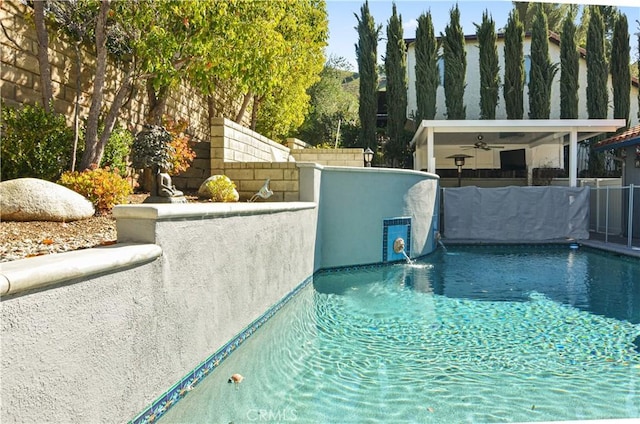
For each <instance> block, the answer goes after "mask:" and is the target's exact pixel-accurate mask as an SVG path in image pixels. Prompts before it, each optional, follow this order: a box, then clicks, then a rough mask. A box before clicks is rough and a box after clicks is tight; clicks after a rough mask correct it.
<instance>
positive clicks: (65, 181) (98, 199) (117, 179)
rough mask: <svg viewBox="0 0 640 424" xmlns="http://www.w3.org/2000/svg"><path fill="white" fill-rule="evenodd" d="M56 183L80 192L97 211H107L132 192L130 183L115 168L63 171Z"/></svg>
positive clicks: (124, 199) (120, 202)
mask: <svg viewBox="0 0 640 424" xmlns="http://www.w3.org/2000/svg"><path fill="white" fill-rule="evenodd" d="M58 184H60V185H63V186H65V187H67V188H69V189H71V190H73V191H75V192H77V193H80V194H81V195H83V196H84V197H86V198H87V199H89V201H90V202H91V203H93V205H94V207H95V208H96V211H97V212H98V213H104V212H107V211H109V210H111V209H113V207H114V206H115V205H119V204H122V203H125V202H126V201H127V197H128V196H129V195H130V194H131V193H132V189H131V185H130V184H129V182H128V181H127V180H126V179H125V178H123V177H122V176H121V175H120V174H119V172H118V170H117V169H115V170H113V171H111V170H110V169H109V168H96V169H86V170H84V171H82V172H78V171H75V172H70V171H68V172H65V173H64V174H62V176H61V177H60V180H59V181H58Z"/></svg>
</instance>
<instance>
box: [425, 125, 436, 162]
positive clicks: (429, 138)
mask: <svg viewBox="0 0 640 424" xmlns="http://www.w3.org/2000/svg"><path fill="white" fill-rule="evenodd" d="M433 136H434V134H433V127H427V170H428V171H429V172H431V173H432V174H435V173H436V158H435V152H434V147H433V138H434V137H433Z"/></svg>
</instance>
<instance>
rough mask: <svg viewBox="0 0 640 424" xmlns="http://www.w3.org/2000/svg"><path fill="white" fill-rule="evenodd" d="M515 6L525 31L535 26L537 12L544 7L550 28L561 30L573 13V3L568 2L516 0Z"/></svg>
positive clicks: (556, 30) (555, 30)
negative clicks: (565, 20) (521, 0)
mask: <svg viewBox="0 0 640 424" xmlns="http://www.w3.org/2000/svg"><path fill="white" fill-rule="evenodd" d="M513 4H514V7H515V8H516V9H517V10H518V14H519V15H520V19H521V20H522V24H523V27H524V30H525V31H531V30H532V29H533V26H534V21H535V18H536V13H537V11H538V9H539V8H542V10H543V12H544V14H545V15H546V16H547V22H548V26H549V29H550V30H551V31H554V32H560V29H561V28H562V24H563V22H564V19H565V18H566V17H567V16H568V15H569V14H570V13H571V8H572V5H570V4H568V3H540V2H527V1H525V2H520V1H514V2H513Z"/></svg>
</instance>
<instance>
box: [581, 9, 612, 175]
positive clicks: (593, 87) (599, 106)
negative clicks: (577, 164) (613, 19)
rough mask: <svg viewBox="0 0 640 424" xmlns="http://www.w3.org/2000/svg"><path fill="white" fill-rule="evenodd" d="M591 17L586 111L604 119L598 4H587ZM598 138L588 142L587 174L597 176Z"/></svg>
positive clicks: (604, 68)
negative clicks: (595, 147)
mask: <svg viewBox="0 0 640 424" xmlns="http://www.w3.org/2000/svg"><path fill="white" fill-rule="evenodd" d="M589 11H590V13H591V18H590V19H589V28H588V29H587V48H586V50H587V111H588V113H589V119H605V118H606V117H607V103H608V102H609V96H608V93H607V77H608V74H609V72H608V69H607V63H606V60H605V45H604V22H603V21H602V15H601V14H600V9H599V7H598V6H589ZM599 140H600V138H599V137H595V138H592V139H591V140H590V143H589V175H590V176H591V177H598V176H602V175H603V174H604V159H603V154H602V153H597V152H596V151H594V150H593V146H594V145H595V143H597V142H598V141H599Z"/></svg>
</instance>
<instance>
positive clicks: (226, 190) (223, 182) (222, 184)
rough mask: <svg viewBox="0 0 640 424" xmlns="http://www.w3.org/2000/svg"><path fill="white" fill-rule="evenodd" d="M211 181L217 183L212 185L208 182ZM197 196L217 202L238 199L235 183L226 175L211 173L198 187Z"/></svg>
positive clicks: (235, 200)
mask: <svg viewBox="0 0 640 424" xmlns="http://www.w3.org/2000/svg"><path fill="white" fill-rule="evenodd" d="M211 181H214V182H218V184H215V185H213V186H212V185H210V184H209V182H211ZM212 189H213V191H212ZM198 197H199V198H201V199H202V198H205V199H212V200H213V201H217V202H237V201H238V200H240V195H239V194H238V190H236V188H235V184H234V183H233V181H231V180H230V179H229V177H227V176H226V175H212V176H210V177H209V178H207V179H206V180H205V181H204V182H203V183H202V184H200V188H198Z"/></svg>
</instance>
